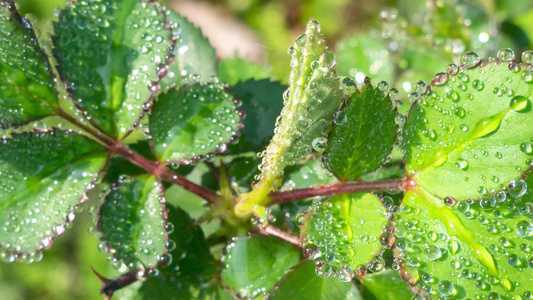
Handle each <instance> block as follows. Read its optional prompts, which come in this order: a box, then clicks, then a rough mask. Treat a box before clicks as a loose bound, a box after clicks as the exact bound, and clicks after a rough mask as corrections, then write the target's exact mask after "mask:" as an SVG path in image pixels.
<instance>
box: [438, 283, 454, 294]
mask: <svg viewBox="0 0 533 300" xmlns="http://www.w3.org/2000/svg"><path fill="white" fill-rule="evenodd" d="M437 290H438V291H439V293H440V295H441V296H444V297H448V296H451V295H452V294H453V293H454V291H455V287H454V285H453V283H452V282H451V281H449V280H443V281H441V282H439V285H438V287H437Z"/></svg>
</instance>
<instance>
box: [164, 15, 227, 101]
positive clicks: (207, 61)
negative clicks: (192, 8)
mask: <svg viewBox="0 0 533 300" xmlns="http://www.w3.org/2000/svg"><path fill="white" fill-rule="evenodd" d="M167 17H168V20H169V21H170V22H172V23H174V24H177V26H176V27H175V28H174V32H175V33H176V34H177V35H178V36H179V40H178V42H177V44H176V46H175V49H174V61H173V62H172V63H170V64H169V66H168V74H167V76H165V77H164V78H163V79H162V80H161V91H162V92H166V91H168V90H169V89H170V88H172V87H174V86H175V87H176V88H179V87H180V86H181V85H183V84H184V83H186V82H187V79H192V80H193V81H195V80H197V78H193V77H191V76H192V75H198V76H200V79H202V80H203V81H207V80H209V79H210V77H211V76H214V75H216V65H217V59H216V55H215V49H214V48H213V46H211V44H210V43H209V40H208V39H207V38H206V37H204V36H203V34H202V31H201V30H200V29H199V28H197V27H196V26H194V24H192V23H191V22H189V20H187V19H186V18H185V17H183V16H181V15H179V14H178V13H176V12H174V11H172V10H169V11H168V15H167Z"/></svg>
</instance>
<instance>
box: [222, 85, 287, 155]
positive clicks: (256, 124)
mask: <svg viewBox="0 0 533 300" xmlns="http://www.w3.org/2000/svg"><path fill="white" fill-rule="evenodd" d="M286 88H287V87H286V86H283V85H281V84H280V83H279V82H272V81H270V80H268V79H265V80H259V81H256V80H248V81H245V82H240V83H237V84H236V85H234V86H232V87H230V88H229V89H228V92H230V93H232V94H233V95H234V96H235V98H236V99H238V100H240V101H241V103H242V105H241V106H240V107H239V109H240V110H243V111H244V112H245V113H246V117H245V118H244V120H243V125H244V128H243V129H242V130H241V132H240V133H241V135H240V136H239V141H238V143H237V144H235V145H229V147H228V148H229V149H230V150H231V151H232V152H235V153H239V152H248V151H261V150H262V149H264V148H265V147H266V146H267V145H268V142H270V140H271V139H272V136H273V135H274V125H275V123H276V118H277V117H278V116H279V113H280V112H281V108H282V107H283V97H282V95H283V91H285V89H286Z"/></svg>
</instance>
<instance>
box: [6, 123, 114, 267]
mask: <svg viewBox="0 0 533 300" xmlns="http://www.w3.org/2000/svg"><path fill="white" fill-rule="evenodd" d="M104 151H105V150H104V149H103V147H101V146H100V145H98V144H96V143H95V142H93V141H91V140H89V139H87V138H85V137H83V136H80V135H76V134H74V133H71V132H64V131H59V130H54V131H48V132H44V133H35V132H31V133H21V134H14V135H13V137H12V138H9V139H3V140H2V141H1V142H0V175H1V177H0V191H1V192H0V224H2V225H0V248H2V249H4V250H6V251H7V255H8V256H9V257H8V260H11V259H14V258H15V256H14V255H15V254H17V255H18V254H21V255H23V256H24V255H29V258H31V257H33V256H34V255H35V252H36V251H41V250H42V249H45V248H48V247H49V246H50V245H51V244H52V242H53V239H54V238H55V237H57V236H59V235H62V234H63V232H64V231H65V226H66V224H67V223H69V222H72V221H73V219H74V212H75V209H76V206H77V205H78V204H79V203H80V202H81V201H82V200H84V199H85V197H86V191H87V190H88V189H90V188H92V187H93V184H94V181H95V179H96V176H97V175H98V173H99V172H100V170H101V169H102V168H103V167H104V165H105V162H106V154H105V152H104ZM23 256H19V258H22V257H23Z"/></svg>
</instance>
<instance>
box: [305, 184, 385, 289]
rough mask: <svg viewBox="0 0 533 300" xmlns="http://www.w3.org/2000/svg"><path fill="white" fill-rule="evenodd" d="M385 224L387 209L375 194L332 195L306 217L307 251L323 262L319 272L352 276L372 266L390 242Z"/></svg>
mask: <svg viewBox="0 0 533 300" xmlns="http://www.w3.org/2000/svg"><path fill="white" fill-rule="evenodd" d="M386 224H387V209H386V208H385V207H384V206H383V204H382V203H381V201H380V199H379V198H378V197H376V196H375V195H373V194H370V193H357V194H339V195H336V196H333V197H332V198H330V199H329V200H328V201H326V202H323V203H321V204H319V205H315V206H313V207H312V208H311V209H310V210H309V212H308V213H307V215H306V216H305V219H304V220H303V227H302V228H301V231H300V236H301V240H302V243H303V244H304V255H305V256H306V257H307V258H309V259H313V260H315V261H316V262H317V264H319V265H321V267H320V268H319V269H318V270H317V272H318V273H319V274H320V276H322V277H327V276H330V275H331V276H335V277H337V278H338V279H339V280H341V281H348V280H351V278H352V277H353V275H354V272H355V271H357V270H363V271H364V270H365V268H366V267H367V265H368V267H370V265H371V263H372V262H373V260H374V257H375V256H377V255H379V254H380V253H381V252H382V248H383V246H385V247H388V246H389V243H390V238H389V237H390V233H387V232H386V231H385V229H386V228H385V227H386ZM382 267H383V265H381V266H380V267H379V268H375V269H376V270H379V269H382Z"/></svg>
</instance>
